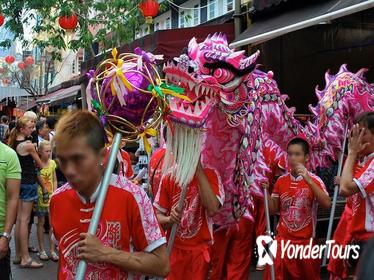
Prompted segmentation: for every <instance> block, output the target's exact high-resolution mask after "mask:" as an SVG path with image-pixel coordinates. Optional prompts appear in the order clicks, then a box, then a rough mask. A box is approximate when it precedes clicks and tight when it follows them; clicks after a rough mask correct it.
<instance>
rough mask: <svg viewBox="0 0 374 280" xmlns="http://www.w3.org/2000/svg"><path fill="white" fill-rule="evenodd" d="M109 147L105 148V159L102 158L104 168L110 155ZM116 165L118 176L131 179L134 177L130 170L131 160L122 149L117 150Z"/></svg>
mask: <svg viewBox="0 0 374 280" xmlns="http://www.w3.org/2000/svg"><path fill="white" fill-rule="evenodd" d="M110 149H111V147H106V148H105V158H104V162H103V164H104V166H106V165H107V163H108V160H109V155H110ZM117 163H118V170H117V171H118V174H119V175H121V176H126V178H132V177H133V176H134V171H133V170H132V166H131V158H130V155H129V153H128V152H126V151H125V150H123V149H119V152H118V154H117Z"/></svg>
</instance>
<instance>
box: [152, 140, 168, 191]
mask: <svg viewBox="0 0 374 280" xmlns="http://www.w3.org/2000/svg"><path fill="white" fill-rule="evenodd" d="M165 152H166V148H165V147H161V148H160V149H158V150H157V151H155V152H154V153H153V155H152V157H151V159H150V161H149V176H148V178H149V184H150V185H151V187H152V194H153V196H155V195H156V194H157V191H158V187H159V186H160V182H161V178H162V165H163V163H164V157H165Z"/></svg>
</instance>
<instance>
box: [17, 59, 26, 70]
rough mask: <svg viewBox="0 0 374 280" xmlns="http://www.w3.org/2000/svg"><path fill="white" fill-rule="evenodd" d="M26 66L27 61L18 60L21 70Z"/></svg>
mask: <svg viewBox="0 0 374 280" xmlns="http://www.w3.org/2000/svg"><path fill="white" fill-rule="evenodd" d="M25 67H26V65H25V63H24V62H22V61H21V62H18V68H19V69H21V70H23V69H25Z"/></svg>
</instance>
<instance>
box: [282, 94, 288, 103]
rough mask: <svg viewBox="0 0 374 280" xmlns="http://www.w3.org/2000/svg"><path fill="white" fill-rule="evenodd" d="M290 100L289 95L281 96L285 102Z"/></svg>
mask: <svg viewBox="0 0 374 280" xmlns="http://www.w3.org/2000/svg"><path fill="white" fill-rule="evenodd" d="M288 98H289V96H288V95H287V94H282V95H281V99H282V101H283V102H284V101H286V100H287V99H288Z"/></svg>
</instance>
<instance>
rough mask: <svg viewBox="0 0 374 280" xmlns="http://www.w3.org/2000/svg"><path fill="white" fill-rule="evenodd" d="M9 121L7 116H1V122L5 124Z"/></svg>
mask: <svg viewBox="0 0 374 280" xmlns="http://www.w3.org/2000/svg"><path fill="white" fill-rule="evenodd" d="M8 121H9V118H8V117H7V116H1V122H2V123H7V122H8Z"/></svg>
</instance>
